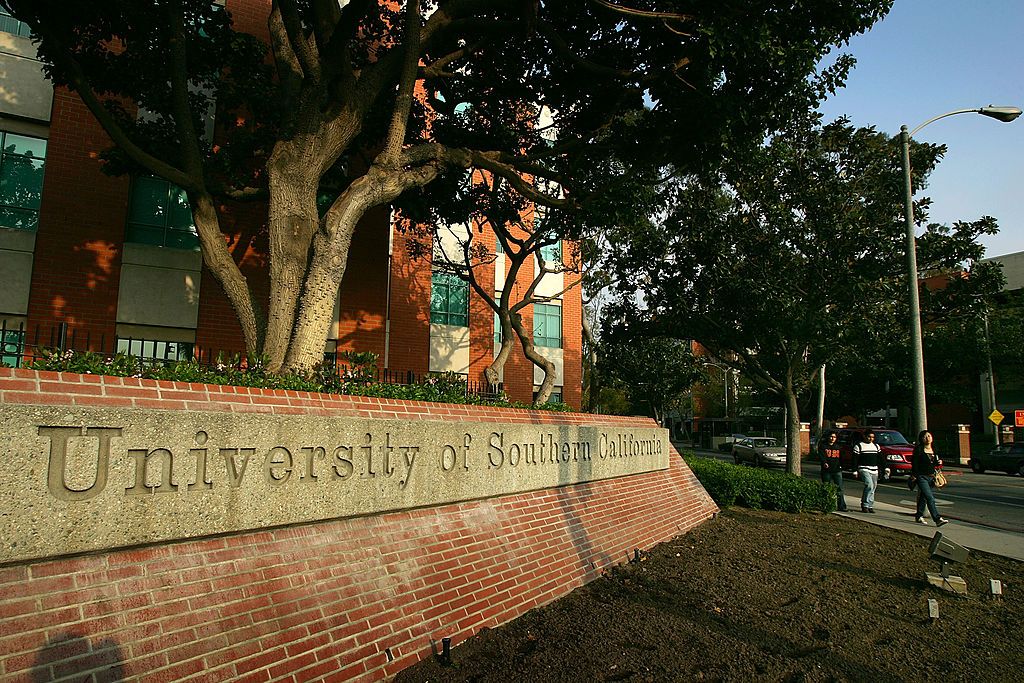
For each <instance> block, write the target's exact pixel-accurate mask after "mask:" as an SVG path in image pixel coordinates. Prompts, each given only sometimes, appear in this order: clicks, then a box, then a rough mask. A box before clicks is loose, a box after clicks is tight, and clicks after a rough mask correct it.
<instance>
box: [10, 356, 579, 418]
mask: <svg viewBox="0 0 1024 683" xmlns="http://www.w3.org/2000/svg"><path fill="white" fill-rule="evenodd" d="M40 356H41V357H40V358H38V359H37V360H35V361H33V362H32V363H29V364H28V367H29V368H30V369H33V370H52V371H55V372H77V373H81V374H87V375H109V376H113V377H141V378H145V379H161V380H170V381H175V382H194V383H197V384H225V385H232V386H239V387H258V388H261V389H291V390H294V391H312V392H319V393H324V394H344V395H349V396H374V397H377V398H395V399H403V400H406V401H432V402H435V403H463V404H471V405H488V406H499V407H505V408H533V409H537V410H550V411H558V412H567V411H572V407H571V406H569V405H566V404H565V403H545V404H543V405H535V406H531V405H529V404H525V403H516V402H513V401H509V400H508V399H507V398H506V397H504V395H502V398H499V399H485V398H481V397H480V396H478V395H476V394H472V393H469V392H468V391H467V387H466V380H465V378H463V377H462V376H461V375H457V374H455V373H440V374H435V375H431V376H430V377H427V378H426V379H424V380H422V381H421V382H419V383H417V384H387V383H383V382H374V381H372V378H373V377H374V376H375V375H376V372H377V356H376V354H373V353H354V352H350V353H347V354H340V356H341V358H342V360H343V361H344V365H343V366H342V367H341V368H337V367H334V366H333V365H329V364H326V363H325V364H321V365H319V366H317V367H316V368H314V370H313V371H312V373H311V374H310V375H309V376H299V375H294V374H286V375H275V374H271V373H268V372H267V371H266V370H265V367H264V366H265V363H264V360H263V359H261V358H254V359H249V360H248V361H245V360H243V359H242V358H241V356H239V355H235V356H234V357H232V358H224V357H218V358H217V362H216V363H215V364H214V365H213V366H207V365H202V364H200V363H198V362H196V361H194V360H179V361H174V362H171V363H167V364H164V363H146V362H143V361H141V360H139V359H138V358H136V357H134V356H129V355H126V354H123V353H118V354H116V355H114V356H109V357H108V356H103V355H100V354H98V353H94V352H92V351H85V352H81V351H71V350H60V349H42V350H41V353H40Z"/></svg>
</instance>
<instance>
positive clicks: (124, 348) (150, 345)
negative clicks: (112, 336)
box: [117, 337, 195, 363]
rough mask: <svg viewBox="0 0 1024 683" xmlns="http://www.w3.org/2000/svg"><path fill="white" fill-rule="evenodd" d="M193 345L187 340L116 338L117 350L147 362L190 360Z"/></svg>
mask: <svg viewBox="0 0 1024 683" xmlns="http://www.w3.org/2000/svg"><path fill="white" fill-rule="evenodd" d="M194 349H195V345H194V344H191V343H189V342H168V341H157V340H154V339H133V338H126V337H118V338H117V352H118V353H123V354H125V355H128V356H135V357H136V358H140V359H142V360H143V361H148V362H154V361H156V362H161V363H164V362H173V361H177V360H190V359H191V358H192V354H193V351H194Z"/></svg>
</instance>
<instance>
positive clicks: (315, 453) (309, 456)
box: [299, 446, 327, 482]
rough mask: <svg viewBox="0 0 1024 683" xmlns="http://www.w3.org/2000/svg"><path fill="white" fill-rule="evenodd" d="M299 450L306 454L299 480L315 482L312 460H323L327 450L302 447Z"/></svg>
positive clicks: (319, 447) (316, 447)
mask: <svg viewBox="0 0 1024 683" xmlns="http://www.w3.org/2000/svg"><path fill="white" fill-rule="evenodd" d="M300 450H302V452H304V453H305V454H306V469H305V470H304V471H303V472H302V474H301V475H299V479H302V480H305V481H308V482H313V481H316V470H315V469H314V463H313V458H319V459H320V460H323V459H324V458H326V457H327V449H325V448H324V447H323V446H303V447H302V448H301V449H300Z"/></svg>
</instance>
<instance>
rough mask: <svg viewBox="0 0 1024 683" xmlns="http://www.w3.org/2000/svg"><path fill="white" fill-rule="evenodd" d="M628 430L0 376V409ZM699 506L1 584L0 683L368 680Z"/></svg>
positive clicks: (367, 538) (626, 551) (216, 545)
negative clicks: (121, 409) (109, 408)
mask: <svg viewBox="0 0 1024 683" xmlns="http://www.w3.org/2000/svg"><path fill="white" fill-rule="evenodd" d="M12 403H19V404H22V403H27V404H39V403H44V404H58V405H78V404H86V405H92V406H102V405H116V406H128V405H131V406H135V407H137V408H141V409H145V408H161V409H195V410H230V411H246V412H249V411H256V412H272V413H279V414H296V413H304V414H309V413H315V414H329V415H342V414H346V415H360V416H365V417H381V418H395V417H400V418H407V419H408V418H413V417H418V418H419V419H424V420H451V419H460V418H462V419H471V420H475V421H477V420H494V421H502V422H532V423H550V424H566V423H585V424H601V423H608V424H617V425H621V424H637V425H639V426H645V427H648V426H651V422H650V421H649V420H645V419H641V418H615V417H608V416H600V415H585V414H568V413H542V412H536V411H528V410H513V409H499V408H475V407H471V406H450V405H443V404H429V403H422V402H411V401H394V400H385V399H369V398H356V397H340V396H326V395H322V394H309V393H303V392H294V391H268V390H260V389H246V388H233V387H220V386H208V385H195V384H186V383H176V382H156V381H151V380H138V379H132V378H111V377H96V376H91V375H72V374H60V373H50V372H33V371H28V370H10V369H0V404H12ZM714 511H715V507H714V505H713V503H712V502H711V501H710V499H709V498H708V497H707V495H706V493H705V492H704V490H703V489H702V488H701V487H700V485H699V483H698V482H697V481H696V479H695V478H694V477H693V475H692V473H691V472H690V471H689V469H688V468H687V467H686V465H685V464H684V463H683V461H682V460H681V459H680V458H675V457H674V458H672V459H671V466H670V468H669V469H668V470H666V471H662V472H652V473H647V474H642V475H636V476H630V477H620V478H618V479H612V480H605V481H599V482H591V483H588V484H581V485H575V486H565V487H561V488H557V489H547V490H542V491H534V492H529V493H521V494H516V495H511V496H504V497H499V498H492V499H487V500H478V501H471V502H467V503H459V504H452V505H445V506H439V507H435V508H427V509H420V510H410V511H404V512H397V513H390V514H384V515H376V516H370V517H362V518H354V519H343V520H335V521H329V522H324V523H318V524H308V525H301V526H294V527H287V528H274V529H263V530H256V531H250V532H245V533H240V534H232V535H228V536H223V537H217V538H206V539H199V540H191V541H185V542H178V543H171V544H163V545H153V546H146V547H139V548H133V549H128V550H121V551H115V552H107V553H101V554H94V555H86V556H78V557H68V558H63V559H58V560H50V561H45V562H33V563H26V564H15V565H8V566H5V567H0V678H2V679H3V680H5V681H8V680H10V681H34V680H59V679H62V677H67V680H83V678H85V677H86V676H88V675H89V674H90V673H95V675H96V677H95V680H122V679H123V680H145V681H147V682H148V681H187V680H189V681H190V680H197V681H198V680H234V681H271V680H274V681H312V680H318V681H319V680H332V681H334V680H336V681H347V680H365V681H369V680H379V679H382V678H385V677H387V676H390V675H392V674H394V673H395V672H397V671H399V670H400V669H402V668H404V667H406V666H408V665H409V664H412V663H413V662H415V661H417V660H419V659H422V658H424V657H426V656H429V655H430V648H431V641H432V640H434V641H440V639H441V638H442V637H450V638H452V641H453V643H455V644H458V643H460V642H462V641H463V640H465V639H466V638H468V637H469V636H471V635H472V634H473V633H475V632H477V631H478V630H480V629H481V628H483V627H494V626H497V625H499V624H502V623H504V622H507V621H509V620H511V619H514V618H515V617H517V616H519V615H521V614H523V613H524V612H525V611H527V610H529V609H531V608H533V607H537V606H539V605H543V604H546V603H548V602H551V601H553V600H555V599H557V598H559V597H561V596H564V595H565V594H567V593H568V592H569V591H571V590H572V589H574V588H576V587H578V586H580V585H583V584H584V583H586V582H588V581H590V580H592V579H594V578H596V577H598V576H599V575H600V573H601V572H602V571H603V570H604V569H605V568H607V567H609V566H611V565H614V564H618V563H621V562H624V561H625V560H627V559H628V557H629V556H630V555H631V553H632V551H633V549H634V548H642V549H646V548H649V547H651V546H653V545H655V544H657V543H659V542H662V541H665V540H667V539H669V538H672V537H673V536H675V535H677V534H680V533H682V532H684V531H686V530H688V529H690V528H692V527H694V526H696V525H697V524H699V523H700V522H701V521H703V520H704V519H707V518H708V517H709V516H710V515H711V514H712V513H713V512H714Z"/></svg>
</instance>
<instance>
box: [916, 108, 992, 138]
mask: <svg viewBox="0 0 1024 683" xmlns="http://www.w3.org/2000/svg"><path fill="white" fill-rule="evenodd" d="M981 110H982V107H975V108H973V109H957V110H956V111H950V112H946V113H945V114H939V115H938V116H933V117H932V118H930V119H928V120H927V121H925V122H924V123H922V124H921V125H920V126H918V127H917V128H915V129H914V130H912V131H910V137H914V134H915V133H917V131H919V130H921V129H922V128H924V127H925V126H927V125H928V124H929V123H935V122H936V121H938V120H939V119H944V118H946V117H947V116H956V115H957V114H980V113H981Z"/></svg>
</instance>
